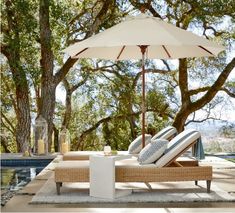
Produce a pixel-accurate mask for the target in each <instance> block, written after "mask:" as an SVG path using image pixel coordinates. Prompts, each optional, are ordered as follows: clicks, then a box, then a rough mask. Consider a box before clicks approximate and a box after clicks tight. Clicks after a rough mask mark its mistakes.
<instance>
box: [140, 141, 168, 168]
mask: <svg viewBox="0 0 235 213" xmlns="http://www.w3.org/2000/svg"><path fill="white" fill-rule="evenodd" d="M167 144H168V140H165V139H156V140H151V143H149V144H148V145H147V146H145V147H144V148H143V149H142V150H141V151H140V153H139V156H138V161H139V163H140V164H149V163H153V162H155V161H156V160H158V159H159V158H160V157H161V156H162V155H163V153H164V151H165V150H166V148H167Z"/></svg>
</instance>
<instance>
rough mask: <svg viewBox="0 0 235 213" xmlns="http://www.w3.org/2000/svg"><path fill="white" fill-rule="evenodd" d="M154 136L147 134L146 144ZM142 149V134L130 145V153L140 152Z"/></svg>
mask: <svg viewBox="0 0 235 213" xmlns="http://www.w3.org/2000/svg"><path fill="white" fill-rule="evenodd" d="M151 138H152V136H151V135H148V134H145V145H147V144H148V143H149V142H150V141H151ZM141 149H142V135H140V136H138V137H137V138H136V139H135V140H134V141H133V142H131V143H130V145H129V147H128V152H129V153H130V154H138V153H139V152H140V151H141Z"/></svg>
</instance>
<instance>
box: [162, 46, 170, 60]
mask: <svg viewBox="0 0 235 213" xmlns="http://www.w3.org/2000/svg"><path fill="white" fill-rule="evenodd" d="M162 47H163V49H164V51H165V52H166V54H167V56H168V58H171V55H170V53H169V52H168V50H167V49H166V47H165V45H162Z"/></svg>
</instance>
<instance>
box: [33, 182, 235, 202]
mask: <svg viewBox="0 0 235 213" xmlns="http://www.w3.org/2000/svg"><path fill="white" fill-rule="evenodd" d="M151 186H152V187H153V190H148V188H147V187H146V185H145V184H142V183H125V184H119V185H118V186H117V187H118V188H123V189H130V188H131V189H132V194H130V195H128V196H125V197H121V198H117V199H115V200H110V199H102V198H95V197H90V196H89V184H88V183H64V184H63V187H62V188H61V195H57V194H56V187H55V182H54V179H53V178H50V179H49V180H48V181H47V182H46V183H45V184H44V185H43V187H42V188H41V189H40V190H39V191H38V192H37V193H36V195H35V196H34V197H33V199H32V201H31V202H30V203H31V204H60V203H61V204H70V203H74V204H76V203H137V202H138V203H139V202H143V203H164V202H223V201H226V202H228V201H231V202H232V201H235V197H233V196H231V195H230V194H229V193H227V192H225V191H223V190H221V189H219V188H218V187H217V186H215V185H213V182H212V187H211V193H207V192H206V186H205V181H200V182H199V185H198V186H195V185H194V183H193V182H171V183H157V184H151Z"/></svg>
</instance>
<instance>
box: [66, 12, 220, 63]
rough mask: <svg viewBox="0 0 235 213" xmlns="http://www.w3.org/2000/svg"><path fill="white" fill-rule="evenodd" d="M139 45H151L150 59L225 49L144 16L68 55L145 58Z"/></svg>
mask: <svg viewBox="0 0 235 213" xmlns="http://www.w3.org/2000/svg"><path fill="white" fill-rule="evenodd" d="M139 45H148V51H147V52H148V58H149V59H174V58H175V59H176V58H185V57H200V56H215V55H217V54H218V53H219V52H220V51H222V50H224V47H223V46H220V45H218V44H216V43H214V42H211V41H209V40H207V39H205V38H203V37H200V36H197V35H195V34H193V33H191V32H188V31H185V30H183V29H180V28H178V27H175V26H174V25H172V24H169V23H166V22H164V21H162V20H161V19H159V18H155V17H151V16H147V15H144V14H141V15H139V16H136V17H129V18H127V19H126V20H125V21H123V22H121V23H119V24H117V25H115V26H113V27H111V28H109V29H107V30H105V31H103V32H101V33H98V34H96V35H94V36H92V37H90V38H88V39H86V40H84V41H82V42H78V43H75V44H73V45H71V46H69V47H68V48H66V49H65V50H64V52H66V53H68V54H69V55H70V56H71V57H73V58H100V59H112V60H116V59H119V60H123V59H141V58H142V54H141V52H140V51H139Z"/></svg>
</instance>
